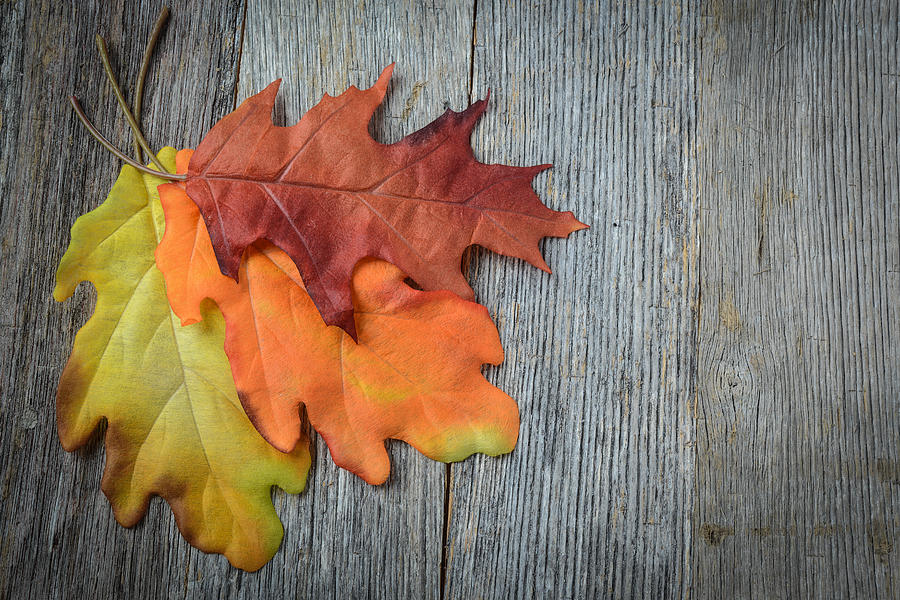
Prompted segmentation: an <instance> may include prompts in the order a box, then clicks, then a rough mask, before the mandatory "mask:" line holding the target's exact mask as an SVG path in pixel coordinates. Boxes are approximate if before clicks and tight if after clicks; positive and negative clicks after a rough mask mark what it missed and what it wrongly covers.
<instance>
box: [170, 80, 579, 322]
mask: <svg viewBox="0 0 900 600" xmlns="http://www.w3.org/2000/svg"><path fill="white" fill-rule="evenodd" d="M392 71H393V65H391V66H389V67H387V68H386V69H385V70H384V72H382V74H381V77H379V79H378V81H377V82H376V83H375V85H374V86H373V87H372V88H370V89H368V90H359V89H357V88H355V87H351V88H349V89H348V90H347V91H345V92H344V93H343V94H341V95H340V96H337V97H332V96H328V95H325V96H324V97H323V98H322V100H321V102H319V103H318V104H317V105H316V106H314V107H313V108H312V109H311V110H310V111H309V112H308V113H306V115H304V116H303V118H302V119H300V121H299V122H298V123H297V124H296V125H294V126H292V127H277V126H275V125H273V123H272V117H271V114H272V107H273V105H274V103H275V96H276V94H277V92H278V87H279V84H280V80H278V81H276V82H274V83H272V84H271V85H269V86H268V87H267V88H266V89H265V90H263V91H262V92H260V93H259V94H256V95H255V96H252V97H250V98H249V99H247V100H246V101H244V103H243V104H241V106H239V107H238V108H237V110H235V111H234V112H232V113H231V114H229V115H227V116H226V117H224V118H223V119H222V120H221V121H219V122H218V123H217V124H216V125H215V126H214V127H213V128H212V129H211V130H210V132H209V133H208V134H207V136H206V137H205V138H204V139H203V141H201V143H200V145H199V146H198V147H197V151H196V153H195V154H194V157H193V159H192V160H191V163H190V166H189V168H188V170H187V176H188V178H187V193H188V195H189V196H190V197H191V198H192V199H193V200H194V201H195V202H196V203H197V205H198V206H199V207H200V211H201V213H202V214H203V219H204V220H205V222H206V225H207V226H208V228H209V234H210V237H211V238H212V244H213V248H214V250H215V254H216V257H217V259H218V263H219V265H220V267H221V270H222V272H223V273H225V274H226V275H229V276H231V277H233V278H237V277H238V269H239V265H240V263H241V257H242V256H243V253H244V250H245V249H246V248H247V247H249V246H250V245H251V244H253V243H254V242H256V241H258V240H268V241H270V242H272V243H273V244H275V245H276V246H277V247H279V248H281V249H283V250H284V251H285V252H286V253H287V254H288V256H290V258H291V260H293V262H294V263H295V264H296V265H297V267H298V268H299V272H300V274H301V275H302V277H303V281H304V282H306V286H307V290H308V291H309V294H310V296H311V297H312V299H313V302H314V303H315V305H316V307H318V309H319V312H320V313H321V315H322V317H323V318H324V319H325V322H326V323H328V324H330V325H338V326H340V327H342V328H343V329H344V330H345V331H347V332H348V333H349V334H350V335H351V336H353V338H354V339H356V331H355V321H354V316H353V306H352V290H351V279H352V275H353V271H354V268H355V267H356V264H357V263H358V262H359V261H360V260H361V259H363V258H366V257H373V258H380V259H384V260H386V261H389V262H391V263H393V264H394V265H396V266H398V267H399V268H400V270H401V271H403V272H404V273H406V274H407V275H409V276H410V277H411V278H412V279H413V280H415V281H416V282H417V283H418V284H419V285H420V286H422V287H423V288H424V289H427V290H450V291H452V292H455V293H456V294H458V295H459V296H461V297H463V298H465V299H470V300H471V299H473V298H474V296H473V294H472V289H471V288H470V287H469V284H468V283H467V282H466V280H465V278H464V277H463V275H462V273H461V271H460V262H461V258H462V254H463V251H464V250H465V249H466V248H467V247H468V246H471V245H473V244H478V245H481V246H484V247H486V248H488V249H490V250H493V251H495V252H499V253H501V254H506V255H509V256H515V257H519V258H523V259H525V260H527V261H528V262H530V263H531V264H533V265H535V266H536V267H539V268H541V269H544V270H546V271H548V272H549V270H550V269H549V267H548V266H547V264H546V263H545V262H544V259H543V258H542V257H541V253H540V250H539V248H538V241H539V240H540V239H541V238H543V237H546V236H554V237H566V236H568V235H569V234H570V233H571V232H573V231H576V230H578V229H583V228H584V227H586V225H584V224H582V223H579V222H578V221H577V220H576V219H575V217H574V216H573V215H572V213H571V212H556V211H553V210H550V209H549V208H547V207H546V206H544V205H543V204H542V203H541V201H540V200H539V199H538V197H537V195H536V194H535V193H534V190H533V189H532V187H531V181H532V179H533V178H534V176H535V175H536V174H537V173H539V172H540V171H542V170H544V169H546V168H548V167H550V165H539V166H533V167H513V166H508V165H488V164H483V163H480V162H478V161H477V160H475V157H474V156H473V153H472V148H471V146H470V144H469V138H470V136H471V132H472V128H473V127H474V126H475V123H476V122H477V121H478V119H479V117H480V116H481V114H482V113H483V112H484V110H485V106H486V104H487V100H486V99H485V100H480V101H478V102H476V103H474V104H472V105H471V106H470V107H469V108H467V109H466V110H465V111H463V112H460V113H457V112H453V111H451V110H448V111H447V112H446V113H444V115H442V116H441V117H440V118H438V119H437V120H436V121H434V122H432V123H431V124H430V125H428V126H426V127H424V128H423V129H420V130H419V131H417V132H415V133H413V134H411V135H409V136H407V137H405V138H404V139H402V140H400V141H399V142H397V143H394V144H387V145H386V144H381V143H378V142H376V141H375V140H374V139H372V137H371V136H370V135H369V133H368V129H367V126H368V122H369V120H370V119H371V117H372V114H373V112H374V111H375V109H376V108H377V107H378V105H379V104H380V103H381V101H382V99H383V98H384V95H385V92H386V90H387V86H388V81H389V80H390V76H391V72H392Z"/></svg>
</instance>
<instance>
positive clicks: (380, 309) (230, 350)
mask: <svg viewBox="0 0 900 600" xmlns="http://www.w3.org/2000/svg"><path fill="white" fill-rule="evenodd" d="M189 159H190V151H187V150H186V151H182V152H180V153H179V154H178V157H177V166H178V169H179V172H183V170H184V168H185V166H186V164H187V162H188V161H189ZM159 192H160V199H161V201H162V204H163V209H164V211H165V215H166V232H165V236H164V237H163V240H162V242H161V243H160V245H159V247H158V248H157V251H156V260H157V265H158V266H159V268H160V270H161V271H162V272H163V275H164V277H165V279H166V288H167V295H168V297H169V301H170V303H171V306H172V309H173V310H174V312H175V313H176V314H177V315H178V316H179V317H180V318H181V319H182V322H183V323H185V324H187V323H192V322H195V321H198V320H200V319H201V318H202V315H201V312H200V305H201V302H202V301H203V300H204V299H205V298H207V297H208V298H211V299H212V300H213V301H215V302H216V303H217V304H218V306H219V309H220V310H221V311H222V314H223V315H224V317H225V323H226V334H225V352H226V354H227V355H228V357H229V360H230V361H231V367H232V372H233V374H234V379H235V384H236V386H237V389H238V395H239V396H240V398H241V401H242V403H243V405H244V407H245V409H246V411H247V414H248V416H249V417H250V419H251V421H252V422H253V423H254V424H255V425H256V427H257V429H258V430H259V431H260V433H262V435H263V437H265V438H266V439H267V440H269V442H270V443H271V444H272V445H274V446H275V447H276V448H278V449H280V450H282V451H285V452H287V451H290V450H292V449H293V448H294V446H295V445H296V444H297V442H298V440H302V439H303V438H302V433H303V431H302V426H301V421H300V413H299V409H300V405H301V404H303V405H305V407H306V412H307V415H308V417H309V421H310V423H311V424H312V426H313V427H314V428H315V429H316V430H317V431H318V432H319V434H320V435H321V436H322V438H323V439H324V440H325V442H326V443H327V444H328V447H329V449H330V450H331V454H332V457H333V459H334V461H335V463H337V464H338V465H339V466H341V467H343V468H345V469H348V470H350V471H352V472H354V473H356V474H357V475H359V476H360V477H362V478H363V479H365V480H366V481H367V482H369V483H381V482H383V481H385V480H386V479H387V476H388V473H389V470H390V464H389V461H388V455H387V452H386V451H385V447H384V441H385V440H386V439H388V438H394V439H400V440H403V441H406V442H407V443H409V444H411V445H412V446H414V447H415V448H416V449H417V450H419V451H420V452H422V453H423V454H425V455H426V456H429V457H431V458H433V459H436V460H440V461H445V462H450V461H458V460H462V459H464V458H466V457H467V456H469V455H471V454H472V453H475V452H482V453H485V454H490V455H497V454H502V453H506V452H509V451H511V450H512V448H513V447H514V446H515V443H516V438H517V436H518V426H519V416H518V409H517V407H516V404H515V402H514V401H513V400H512V399H511V398H510V397H509V396H507V395H506V394H504V393H503V392H502V391H500V390H499V389H497V388H496V387H494V386H492V385H491V384H490V383H488V382H487V380H485V379H484V377H483V376H482V375H481V365H482V364H484V363H491V364H499V363H500V362H501V361H502V360H503V350H502V348H501V346H500V339H499V335H498V333H497V329H496V327H494V325H493V323H492V322H491V320H490V317H489V316H488V314H487V310H486V309H485V308H484V307H482V306H479V305H478V304H475V303H473V302H467V301H465V300H463V299H461V298H459V297H458V296H456V295H455V294H453V293H452V292H449V291H435V292H425V291H418V290H415V289H413V288H411V287H409V286H408V285H406V284H405V283H404V274H403V272H402V271H400V270H399V269H398V268H397V267H395V266H393V265H391V264H389V263H387V262H384V261H381V260H376V259H366V260H363V261H361V262H360V263H359V265H358V266H357V268H356V269H355V272H354V274H353V296H352V301H353V306H355V314H354V317H355V324H356V327H357V331H358V333H359V343H355V342H354V341H353V340H352V339H351V338H350V336H349V335H348V334H346V333H345V332H344V331H342V330H341V329H339V328H337V327H329V326H327V325H326V324H325V323H324V322H323V321H322V318H321V317H320V315H319V314H318V313H317V311H316V307H315V306H314V304H313V303H312V301H311V299H310V297H309V295H308V294H307V292H306V290H305V288H304V287H303V281H302V280H301V278H300V274H299V273H298V271H297V268H296V267H295V266H294V264H293V262H291V260H290V258H289V257H288V256H287V255H286V254H285V253H284V252H282V251H281V250H279V249H277V248H275V247H273V246H272V245H271V244H268V243H265V242H256V243H254V244H253V245H251V246H250V247H248V249H247V253H246V255H245V259H244V261H242V263H241V265H240V277H239V278H238V281H237V282H235V281H234V280H233V279H231V278H229V277H226V276H224V275H222V273H221V272H220V271H219V269H218V265H217V263H216V259H215V255H214V253H213V249H212V245H211V243H210V239H209V235H208V233H207V230H206V226H205V224H204V222H203V220H202V219H201V217H200V212H199V211H198V210H197V206H196V205H195V204H194V203H193V202H191V200H190V198H189V197H188V196H187V194H186V193H185V191H184V188H183V187H182V186H181V185H176V184H167V185H161V186H159Z"/></svg>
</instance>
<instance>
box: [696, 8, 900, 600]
mask: <svg viewBox="0 0 900 600" xmlns="http://www.w3.org/2000/svg"><path fill="white" fill-rule="evenodd" d="M703 15H704V16H703V24H702V27H703V31H702V43H701V46H702V53H701V55H700V60H699V66H698V69H697V73H698V77H699V80H700V81H699V102H700V105H699V118H700V120H699V123H700V126H699V131H698V144H699V171H698V173H699V185H700V192H701V205H702V227H701V247H702V257H701V280H702V284H701V298H702V303H701V318H700V330H699V336H700V354H699V370H698V387H699V407H698V410H699V417H698V418H699V420H698V424H697V435H698V440H697V441H698V448H697V451H698V454H697V466H696V478H697V481H696V485H697V488H696V489H697V494H696V496H695V500H696V503H697V504H696V508H695V510H696V512H695V523H694V527H695V528H694V534H695V542H694V564H693V568H694V581H695V584H696V591H697V596H699V597H702V598H724V597H727V598H900V577H898V575H900V570H898V569H900V559H898V555H897V550H896V547H895V546H896V545H895V543H894V540H895V539H896V535H897V533H900V530H898V527H900V523H898V517H900V510H898V509H900V488H898V484H900V478H898V476H897V473H898V464H900V463H898V443H900V415H898V403H900V368H898V367H900V363H898V356H900V308H898V304H897V302H896V299H897V297H898V295H900V272H898V271H900V269H898V265H900V240H898V234H900V226H898V224H900V207H898V202H900V169H898V165H900V152H898V131H900V129H898V125H900V122H898V109H897V106H898V100H900V96H898V85H900V77H898V73H900V54H898V51H900V38H898V35H900V31H898V22H900V10H898V5H897V3H896V2H893V1H890V0H885V1H883V2H875V1H873V2H843V3H831V2H822V3H815V2H758V3H749V4H747V3H731V2H708V3H707V4H706V6H705V7H704V12H703Z"/></svg>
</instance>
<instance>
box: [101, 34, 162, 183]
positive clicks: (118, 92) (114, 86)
mask: <svg viewBox="0 0 900 600" xmlns="http://www.w3.org/2000/svg"><path fill="white" fill-rule="evenodd" d="M94 39H95V40H96V42H97V49H98V50H99V51H100V60H101V61H103V68H104V69H105V70H106V77H107V79H109V83H110V85H111V86H112V89H113V93H114V94H115V95H116V100H118V101H119V106H121V107H122V110H123V111H124V112H125V118H126V119H128V124H129V125H131V131H133V132H134V137H135V138H137V141H138V143H139V144H140V146H141V148H143V149H144V151H145V152H146V153H147V154H148V155H149V156H150V160H151V161H152V162H153V164H154V165H156V167H157V168H158V169H159V170H160V171H162V172H165V171H166V168H165V167H164V166H162V163H160V162H159V159H157V158H156V155H155V154H154V153H153V150H151V149H150V145H149V144H148V143H147V140H146V139H145V138H144V134H143V133H141V128H140V126H139V125H138V124H137V121H135V120H134V115H132V114H131V108H129V106H128V102H126V101H125V96H124V95H123V94H122V89H121V88H120V87H119V83H118V82H117V81H116V76H115V74H113V70H112V64H111V63H110V62H109V53H108V52H107V51H106V41H104V39H103V38H102V37H101V36H100V35H97V36H96V37H95V38H94ZM101 143H102V142H101ZM120 158H121V157H120ZM136 164H140V163H136Z"/></svg>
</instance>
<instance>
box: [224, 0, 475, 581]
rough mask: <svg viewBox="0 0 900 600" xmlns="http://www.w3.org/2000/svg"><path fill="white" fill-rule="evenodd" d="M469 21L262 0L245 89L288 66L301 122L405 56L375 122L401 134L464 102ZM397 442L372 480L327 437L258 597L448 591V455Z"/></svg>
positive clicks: (420, 8)
mask: <svg viewBox="0 0 900 600" xmlns="http://www.w3.org/2000/svg"><path fill="white" fill-rule="evenodd" d="M471 30H472V15H471V7H468V6H466V5H463V4H461V3H456V4H453V3H448V5H446V6H442V5H441V3H420V2H415V3H408V4H407V3H402V4H401V3H396V2H391V1H388V0H385V1H376V2H366V3H357V2H349V1H347V2H336V3H320V4H316V5H312V4H311V3H293V2H280V1H273V2H269V3H255V2H254V3H251V4H250V6H249V10H248V13H247V22H246V30H245V38H244V48H243V54H242V59H241V76H240V86H239V96H240V97H241V98H244V97H247V96H249V95H250V94H252V93H255V92H258V91H259V90H261V89H262V88H263V87H264V86H265V85H267V84H268V83H269V82H271V81H272V80H274V79H276V78H279V77H283V78H284V83H283V84H282V88H281V94H280V99H279V101H278V103H277V104H276V122H281V123H282V124H292V123H294V122H296V120H297V119H298V118H299V117H300V116H301V115H302V114H303V113H304V112H306V110H308V109H309V108H311V107H312V106H313V105H314V104H315V103H316V102H318V101H319V99H320V98H321V96H322V94H323V93H329V94H332V95H336V94H339V93H340V92H342V91H343V90H344V89H346V88H347V87H348V86H350V85H356V86H357V87H360V88H365V87H369V86H371V85H372V84H373V83H374V82H375V80H376V79H377V77H378V75H379V74H380V73H381V70H382V69H383V68H384V67H386V66H387V65H388V64H390V63H391V62H394V61H396V62H397V67H396V69H395V71H394V77H393V81H392V84H391V87H390V89H389V91H388V95H387V99H386V103H385V105H384V107H383V109H380V110H379V111H378V112H377V113H376V116H375V119H374V127H373V132H374V135H375V137H376V139H379V140H381V141H394V140H397V139H399V138H400V137H401V136H402V135H404V134H406V133H411V132H412V131H415V130H416V129H418V128H420V127H422V126H424V125H426V124H427V123H429V122H430V121H432V120H433V119H435V118H436V117H438V116H439V115H440V114H441V113H443V112H444V110H445V109H446V108H447V107H448V106H452V107H454V108H457V109H458V108H460V107H462V106H464V105H465V103H466V98H467V95H468V77H469V64H470V63H469V52H470V47H471V44H470V39H471ZM389 451H390V454H391V461H392V471H391V477H390V479H389V481H388V482H387V483H386V484H385V485H383V486H379V487H374V486H370V485H367V484H366V483H364V482H363V481H362V480H361V479H359V478H358V477H356V476H355V475H352V474H350V473H349V472H347V471H343V470H340V469H338V468H336V467H335V466H334V463H333V462H332V461H331V457H330V456H329V454H328V450H327V448H326V446H325V445H324V443H322V441H321V440H318V441H317V444H316V459H315V462H314V464H313V470H312V471H311V473H310V479H309V486H308V489H307V491H306V492H304V493H303V494H302V495H301V496H299V497H297V498H290V499H289V501H286V502H285V504H284V509H283V510H282V511H281V515H282V518H283V520H284V522H285V529H286V531H287V534H286V536H285V541H284V544H283V545H282V549H281V551H280V552H279V554H278V555H277V556H276V558H275V560H273V561H272V563H270V564H269V565H268V566H266V567H265V568H264V569H263V570H262V571H261V572H260V577H259V578H257V577H255V576H254V577H252V578H244V584H245V585H248V584H249V585H250V586H251V587H249V588H248V589H249V590H254V591H253V592H251V593H250V596H251V597H253V596H255V595H259V596H265V595H267V594H266V593H267V592H268V593H271V592H272V591H273V590H277V591H278V593H279V594H282V593H283V594H284V595H289V596H291V597H300V598H331V597H334V598H363V597H368V598H438V597H439V586H438V584H439V577H440V561H441V533H442V524H443V506H444V486H445V476H446V467H445V466H444V465H442V464H440V463H436V462H433V461H430V460H428V459H427V458H425V457H423V456H421V455H419V454H418V453H416V452H415V451H414V450H412V448H410V447H408V446H406V445H405V444H402V443H399V442H396V443H392V444H390V446H389ZM251 581H252V583H250V582H251ZM257 591H258V592H257Z"/></svg>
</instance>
